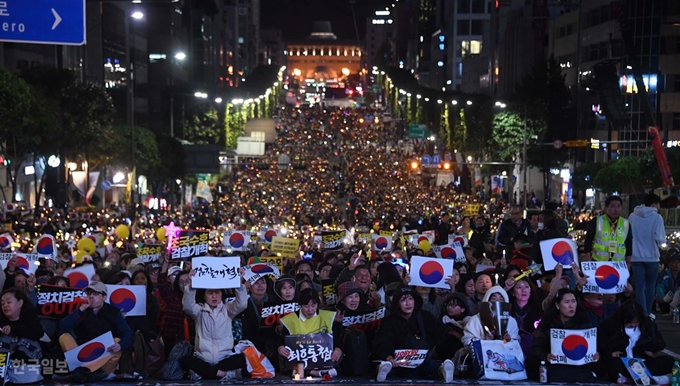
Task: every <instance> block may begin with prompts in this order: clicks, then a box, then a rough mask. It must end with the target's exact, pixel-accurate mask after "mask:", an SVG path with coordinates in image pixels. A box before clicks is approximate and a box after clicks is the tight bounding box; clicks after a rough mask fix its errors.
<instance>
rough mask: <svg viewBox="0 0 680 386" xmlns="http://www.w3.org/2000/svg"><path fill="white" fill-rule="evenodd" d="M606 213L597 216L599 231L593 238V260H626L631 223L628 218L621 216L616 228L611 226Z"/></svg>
mask: <svg viewBox="0 0 680 386" xmlns="http://www.w3.org/2000/svg"><path fill="white" fill-rule="evenodd" d="M605 216H606V215H602V216H597V233H596V234H595V239H594V240H593V252H594V253H593V260H595V261H609V260H612V261H624V260H625V259H626V236H628V230H629V229H630V224H629V222H628V220H626V219H625V218H623V217H619V219H618V220H617V221H616V229H615V231H614V232H612V231H611V226H610V223H609V220H608V219H605Z"/></svg>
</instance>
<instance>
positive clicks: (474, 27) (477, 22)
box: [471, 20, 484, 35]
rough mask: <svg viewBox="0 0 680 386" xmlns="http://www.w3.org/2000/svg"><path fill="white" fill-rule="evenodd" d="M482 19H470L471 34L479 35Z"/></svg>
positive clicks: (481, 28)
mask: <svg viewBox="0 0 680 386" xmlns="http://www.w3.org/2000/svg"><path fill="white" fill-rule="evenodd" d="M483 23H484V21H483V20H472V30H471V34H472V35H481V34H482V30H483V28H484V27H483Z"/></svg>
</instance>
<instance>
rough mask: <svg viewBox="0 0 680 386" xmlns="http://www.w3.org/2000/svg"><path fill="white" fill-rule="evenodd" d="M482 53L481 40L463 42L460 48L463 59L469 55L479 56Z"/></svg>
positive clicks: (459, 51)
mask: <svg viewBox="0 0 680 386" xmlns="http://www.w3.org/2000/svg"><path fill="white" fill-rule="evenodd" d="M481 52H482V42H481V41H479V40H463V41H461V42H460V44H459V46H458V53H459V54H460V56H461V57H462V58H464V57H466V56H468V55H478V54H480V53H481Z"/></svg>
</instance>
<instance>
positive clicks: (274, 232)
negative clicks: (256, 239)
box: [260, 227, 281, 244]
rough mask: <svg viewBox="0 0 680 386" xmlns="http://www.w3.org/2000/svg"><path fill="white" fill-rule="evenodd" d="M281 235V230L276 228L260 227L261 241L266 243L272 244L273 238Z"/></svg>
mask: <svg viewBox="0 0 680 386" xmlns="http://www.w3.org/2000/svg"><path fill="white" fill-rule="evenodd" d="M274 237H281V232H280V231H279V230H278V229H274V228H264V227H263V228H260V242H261V243H265V244H271V243H272V238H274Z"/></svg>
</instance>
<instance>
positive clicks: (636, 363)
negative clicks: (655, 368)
mask: <svg viewBox="0 0 680 386" xmlns="http://www.w3.org/2000/svg"><path fill="white" fill-rule="evenodd" d="M621 361H622V362H623V365H624V366H625V367H626V370H628V375H630V379H632V380H633V383H635V385H638V386H645V385H656V384H658V383H657V381H656V380H655V379H654V377H653V376H652V373H650V372H649V369H648V368H647V366H646V365H645V360H644V359H642V358H630V357H621Z"/></svg>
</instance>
